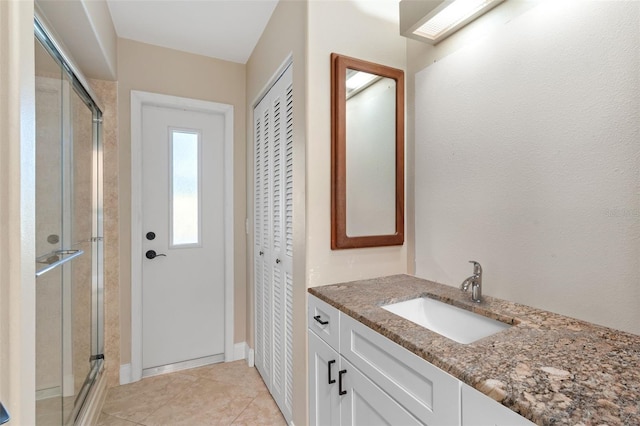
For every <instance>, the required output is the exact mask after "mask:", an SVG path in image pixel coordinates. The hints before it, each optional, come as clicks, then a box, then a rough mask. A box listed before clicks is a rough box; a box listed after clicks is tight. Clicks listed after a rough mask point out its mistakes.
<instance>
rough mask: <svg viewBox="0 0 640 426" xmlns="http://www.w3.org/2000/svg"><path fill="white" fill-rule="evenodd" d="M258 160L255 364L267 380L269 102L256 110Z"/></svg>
mask: <svg viewBox="0 0 640 426" xmlns="http://www.w3.org/2000/svg"><path fill="white" fill-rule="evenodd" d="M254 120H255V122H254V132H255V162H254V163H255V164H254V166H255V167H254V173H255V177H254V209H255V210H254V220H255V222H254V259H255V262H254V274H255V295H256V300H255V311H256V312H255V315H256V330H255V333H256V344H255V345H256V347H255V365H256V368H257V369H258V371H259V372H260V374H261V375H262V377H263V378H264V380H265V382H268V381H270V378H271V352H272V349H271V344H272V342H271V327H270V325H269V323H270V317H271V304H272V302H271V286H270V284H269V283H270V281H271V274H272V272H271V268H270V265H271V252H270V250H269V246H270V244H269V240H270V235H271V220H270V218H269V210H270V205H271V200H270V198H271V197H270V190H271V189H270V188H271V183H270V179H271V170H270V167H271V146H270V139H271V135H270V122H269V121H270V116H269V108H268V105H267V104H264V105H263V104H262V103H261V104H259V105H258V106H257V107H256V109H255V110H254Z"/></svg>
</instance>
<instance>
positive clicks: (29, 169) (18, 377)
mask: <svg viewBox="0 0 640 426" xmlns="http://www.w3.org/2000/svg"><path fill="white" fill-rule="evenodd" d="M34 116H35V70H34V49H33V3H32V2H28V1H0V140H1V141H2V143H0V235H2V238H0V401H2V403H3V404H4V405H5V407H7V409H8V410H9V412H10V413H11V415H12V420H11V424H12V425H29V424H34V423H35V398H34V395H35V368H34V367H35V264H34V262H33V259H35V170H34V168H35V117H34Z"/></svg>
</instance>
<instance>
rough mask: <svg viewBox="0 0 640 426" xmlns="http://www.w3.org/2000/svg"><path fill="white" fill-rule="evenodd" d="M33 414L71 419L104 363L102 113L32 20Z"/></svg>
mask: <svg viewBox="0 0 640 426" xmlns="http://www.w3.org/2000/svg"><path fill="white" fill-rule="evenodd" d="M34 45H35V58H36V63H35V65H36V67H35V69H36V224H35V226H36V259H35V262H36V336H35V338H36V395H35V398H36V421H37V424H38V425H69V424H74V423H75V422H76V421H77V419H78V418H79V415H81V414H82V409H83V405H84V403H85V400H86V399H87V395H88V394H89V393H90V390H91V387H92V386H93V385H94V384H95V383H96V379H97V378H98V376H99V374H100V373H101V370H102V368H103V364H104V356H103V355H102V354H103V315H102V312H103V301H102V289H103V242H102V235H103V234H102V147H101V140H100V139H101V138H100V135H101V121H102V119H101V115H102V113H101V111H100V108H99V107H98V106H97V105H96V102H95V100H94V99H95V98H94V97H93V96H92V95H91V91H90V88H89V87H88V85H87V84H86V83H85V81H84V79H83V78H82V76H81V75H80V74H79V73H77V72H76V71H75V69H74V67H73V66H72V65H71V63H70V61H68V58H67V57H66V55H65V54H64V52H63V51H62V50H61V49H60V47H59V45H58V44H57V43H56V41H55V40H53V39H52V38H51V37H50V32H49V31H48V30H47V28H46V27H45V26H44V25H43V23H42V20H40V19H39V18H38V17H36V19H35V40H34Z"/></svg>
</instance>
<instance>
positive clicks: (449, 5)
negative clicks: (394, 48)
mask: <svg viewBox="0 0 640 426" xmlns="http://www.w3.org/2000/svg"><path fill="white" fill-rule="evenodd" d="M503 1H504V0H444V1H441V2H438V1H422V2H416V1H408V0H403V1H401V2H400V32H401V33H402V35H404V36H405V37H410V38H414V39H417V40H421V41H426V42H428V43H430V44H436V43H438V42H440V41H442V40H444V39H445V38H447V37H448V36H450V35H451V34H453V33H454V32H456V31H458V30H459V29H460V28H462V27H464V26H465V25H467V24H468V23H470V22H471V21H473V20H474V19H476V18H478V17H479V16H481V15H483V14H485V13H487V12H488V11H489V10H491V9H493V8H494V7H496V6H497V5H499V4H500V3H502V2H503Z"/></svg>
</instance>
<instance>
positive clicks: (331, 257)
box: [306, 1, 407, 287]
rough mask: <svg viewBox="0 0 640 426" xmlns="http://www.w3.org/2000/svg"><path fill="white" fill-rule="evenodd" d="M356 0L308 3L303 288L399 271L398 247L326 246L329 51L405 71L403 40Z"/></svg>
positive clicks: (403, 258)
mask: <svg viewBox="0 0 640 426" xmlns="http://www.w3.org/2000/svg"><path fill="white" fill-rule="evenodd" d="M366 5H367V2H362V1H337V2H336V1H311V2H309V15H308V16H309V18H308V19H309V35H308V37H309V39H308V64H309V68H308V73H307V82H306V84H307V96H308V120H309V121H308V123H307V125H308V128H307V132H308V135H309V136H308V137H309V139H308V143H307V159H308V167H307V173H306V177H307V181H306V186H307V239H306V241H307V267H306V270H307V272H306V274H307V276H306V279H307V285H308V286H309V287H315V286H318V285H325V284H332V283H337V282H342V281H349V280H355V279H363V278H370V277H378V276H384V275H391V274H396V273H404V272H406V271H407V250H406V244H405V245H403V246H393V247H379V248H366V249H350V250H331V234H330V231H331V201H330V200H331V198H330V197H331V114H330V112H331V105H330V99H331V96H330V87H331V78H330V77H331V74H330V66H329V65H330V62H329V58H330V54H331V53H332V52H335V53H339V54H343V55H347V56H352V57H355V58H358V59H364V60H367V61H371V62H377V63H380V64H382V65H387V66H391V67H394V68H399V69H402V70H404V69H406V54H405V50H406V49H405V38H404V37H401V36H400V35H399V33H398V25H397V23H393V22H389V21H384V20H382V19H381V18H378V17H377V16H375V15H374V14H373V13H371V12H370V11H368V10H367V8H366Z"/></svg>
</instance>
